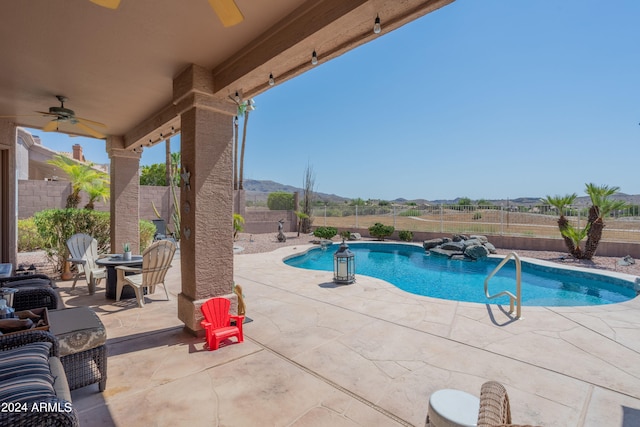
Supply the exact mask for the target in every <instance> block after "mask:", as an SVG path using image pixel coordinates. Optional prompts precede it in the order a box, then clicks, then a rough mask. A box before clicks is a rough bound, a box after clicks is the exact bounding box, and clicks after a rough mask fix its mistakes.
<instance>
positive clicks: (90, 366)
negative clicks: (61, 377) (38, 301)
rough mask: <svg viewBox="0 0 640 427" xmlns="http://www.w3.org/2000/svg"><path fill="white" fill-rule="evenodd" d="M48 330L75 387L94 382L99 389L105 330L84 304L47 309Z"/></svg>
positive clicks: (101, 386) (102, 381)
mask: <svg viewBox="0 0 640 427" xmlns="http://www.w3.org/2000/svg"><path fill="white" fill-rule="evenodd" d="M49 331H50V332H52V333H53V334H54V335H55V336H56V338H58V340H59V342H60V361H61V362H62V366H64V372H65V374H66V376H67V381H68V382H69V388H70V389H71V390H75V389H77V388H80V387H84V386H87V385H90V384H95V383H98V388H99V390H100V391H104V390H105V388H106V385H107V345H106V341H107V331H106V329H105V328H104V325H103V324H102V322H101V321H100V319H99V318H98V316H97V315H96V314H95V313H94V312H93V310H91V309H89V308H87V307H76V308H68V309H64V310H51V311H49Z"/></svg>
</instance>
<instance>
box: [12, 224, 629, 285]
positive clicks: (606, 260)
mask: <svg viewBox="0 0 640 427" xmlns="http://www.w3.org/2000/svg"><path fill="white" fill-rule="evenodd" d="M285 235H286V236H287V241H286V242H278V239H277V233H275V232H274V233H267V234H247V233H239V234H238V238H237V239H236V241H235V243H234V247H235V248H236V253H238V254H239V255H240V256H242V255H243V254H255V253H261V252H270V251H273V250H275V249H278V248H281V247H283V246H296V245H305V244H308V243H311V242H313V241H314V240H317V238H316V237H314V236H310V235H304V234H301V235H300V236H298V235H297V233H285ZM339 241H340V240H339V239H338V238H334V242H339ZM240 248H242V249H241V250H240ZM511 251H512V249H508V248H503V249H498V254H500V255H506V254H508V253H509V252H511ZM516 252H517V253H518V255H520V257H527V258H536V259H540V260H545V261H551V262H556V263H559V264H564V265H573V266H580V267H586V268H595V269H601V270H610V271H618V272H621V273H627V274H632V275H635V276H640V262H637V263H635V264H631V265H627V266H623V265H620V264H619V261H621V258H616V257H602V256H596V257H594V259H593V260H591V261H587V260H576V259H573V258H571V257H570V256H569V255H568V254H567V253H565V252H547V251H523V250H516ZM31 264H33V265H34V266H35V267H36V269H37V272H38V273H44V274H49V275H53V276H55V274H53V270H54V269H53V265H52V264H51V263H50V262H49V261H48V260H47V257H46V255H45V254H44V252H42V251H38V252H20V253H18V266H20V265H22V266H23V267H24V268H28V267H29V266H30V265H31Z"/></svg>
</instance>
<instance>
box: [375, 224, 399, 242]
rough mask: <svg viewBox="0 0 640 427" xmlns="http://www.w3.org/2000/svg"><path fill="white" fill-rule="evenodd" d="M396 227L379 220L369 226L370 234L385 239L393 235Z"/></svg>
mask: <svg viewBox="0 0 640 427" xmlns="http://www.w3.org/2000/svg"><path fill="white" fill-rule="evenodd" d="M394 231H395V228H394V227H393V225H384V224H381V223H379V222H376V223H375V224H374V225H372V226H371V227H369V234H371V235H372V236H373V237H377V238H378V239H379V240H384V238H385V237H388V236H391V235H392V234H393V232H394Z"/></svg>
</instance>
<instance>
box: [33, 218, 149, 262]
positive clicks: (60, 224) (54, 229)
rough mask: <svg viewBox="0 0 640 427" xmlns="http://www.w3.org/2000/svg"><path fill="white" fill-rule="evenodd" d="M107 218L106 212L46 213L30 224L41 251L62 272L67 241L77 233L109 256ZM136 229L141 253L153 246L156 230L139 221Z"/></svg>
mask: <svg viewBox="0 0 640 427" xmlns="http://www.w3.org/2000/svg"><path fill="white" fill-rule="evenodd" d="M109 217H110V214H109V212H99V211H94V210H87V209H47V210H43V211H40V212H38V213H36V214H35V215H34V217H33V222H34V223H35V226H36V228H37V231H38V234H39V236H40V238H41V239H42V244H41V248H42V249H44V250H45V251H46V252H47V256H48V257H49V258H50V259H51V260H52V261H53V262H55V263H56V264H57V265H58V268H59V271H62V268H63V267H64V260H65V259H66V258H67V257H68V251H67V240H68V239H69V238H70V237H71V236H73V235H74V234H76V233H85V234H88V235H90V236H92V237H93V238H94V239H96V240H97V241H98V253H109V252H111V235H110V229H111V224H110V221H109ZM138 226H139V228H140V242H139V243H140V252H142V251H144V250H145V249H146V248H147V247H149V245H150V244H151V242H153V236H154V234H155V232H156V226H155V225H154V224H153V222H151V221H148V220H140V221H139V225H138Z"/></svg>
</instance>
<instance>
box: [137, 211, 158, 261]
mask: <svg viewBox="0 0 640 427" xmlns="http://www.w3.org/2000/svg"><path fill="white" fill-rule="evenodd" d="M139 227H140V253H142V252H144V250H145V249H147V248H148V247H149V245H151V243H152V242H153V236H154V235H155V234H156V226H155V224H154V223H153V222H151V221H149V220H147V219H141V220H140V225H139Z"/></svg>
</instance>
